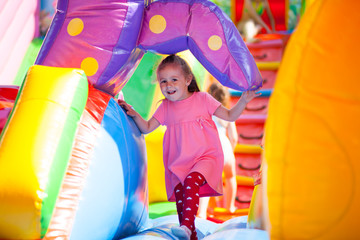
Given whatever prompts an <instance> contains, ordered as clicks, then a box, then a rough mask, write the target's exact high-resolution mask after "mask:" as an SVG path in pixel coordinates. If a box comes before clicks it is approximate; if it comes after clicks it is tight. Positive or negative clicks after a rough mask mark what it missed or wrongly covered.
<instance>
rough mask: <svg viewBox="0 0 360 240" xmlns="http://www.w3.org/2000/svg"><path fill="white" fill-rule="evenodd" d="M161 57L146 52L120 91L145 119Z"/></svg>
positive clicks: (152, 96) (149, 107) (153, 92)
mask: <svg viewBox="0 0 360 240" xmlns="http://www.w3.org/2000/svg"><path fill="white" fill-rule="evenodd" d="M161 59H162V57H161V56H160V55H157V54H154V53H151V52H147V53H145V55H144V56H143V58H142V60H141V62H140V64H139V66H138V67H137V68H136V70H135V72H134V74H133V75H132V77H131V78H130V80H129V81H128V83H127V84H126V85H125V86H124V88H123V89H122V92H123V94H124V99H125V100H126V102H127V103H129V104H130V105H132V106H133V107H134V108H135V109H136V111H138V113H139V114H140V115H141V116H142V117H143V118H145V119H147V118H148V117H149V113H150V109H151V105H152V102H153V98H154V94H155V88H156V84H157V82H156V68H157V66H158V64H159V63H160V61H161Z"/></svg>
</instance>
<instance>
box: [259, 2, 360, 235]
mask: <svg viewBox="0 0 360 240" xmlns="http://www.w3.org/2000/svg"><path fill="white" fill-rule="evenodd" d="M350 2H351V3H350ZM359 9H360V1H343V0H317V1H314V3H313V4H311V6H310V7H309V8H308V9H307V10H306V12H305V15H304V16H303V19H302V20H301V22H300V24H299V26H298V29H296V30H295V33H294V34H293V36H292V38H291V40H290V42H289V45H288V47H287V49H286V53H285V56H284V58H283V61H282V64H281V66H280V70H279V73H278V78H277V80H276V84H275V88H274V92H273V95H272V97H271V99H270V103H269V113H268V120H267V122H266V132H265V162H264V166H263V185H264V193H265V194H264V197H265V199H264V202H265V203H266V204H265V205H267V206H266V207H267V209H265V211H264V213H265V217H266V218H267V219H266V226H267V230H268V231H269V233H270V238H271V239H272V240H274V239H317V240H325V239H360V231H359V221H358V219H359V216H360V204H359V203H360V187H359V186H360V151H359V150H360V124H359V119H360V78H359V74H358V72H357V70H358V67H359V56H360V47H359V39H360V32H359V25H360V15H359Z"/></svg>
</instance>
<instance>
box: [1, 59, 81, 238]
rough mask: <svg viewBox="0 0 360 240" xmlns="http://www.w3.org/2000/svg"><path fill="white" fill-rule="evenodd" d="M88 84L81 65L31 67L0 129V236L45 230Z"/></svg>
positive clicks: (29, 234) (34, 235)
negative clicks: (12, 107) (73, 66)
mask: <svg viewBox="0 0 360 240" xmlns="http://www.w3.org/2000/svg"><path fill="white" fill-rule="evenodd" d="M87 88H88V82H87V78H86V76H85V74H84V72H83V71H82V70H80V69H70V68H67V69H65V68H54V67H45V66H33V67H31V68H30V70H29V72H28V75H27V79H26V81H25V83H24V86H23V87H22V89H20V91H19V95H18V99H17V102H16V105H15V107H14V109H13V112H12V113H11V116H10V120H8V123H7V126H6V127H5V128H4V131H3V133H2V135H1V137H2V138H1V141H0V176H1V178H0V213H1V214H0V239H40V238H41V232H43V231H46V228H47V224H48V219H49V218H50V217H51V213H52V210H53V205H54V204H55V200H56V197H57V192H58V190H59V188H60V185H59V184H61V181H60V180H59V181H53V180H54V179H55V180H58V179H61V178H62V177H63V175H64V173H65V169H66V166H67V160H66V159H68V158H69V156H70V151H71V147H72V139H73V136H74V134H75V131H76V128H77V123H78V121H79V119H80V116H81V114H82V111H83V109H84V107H85V104H86V99H87ZM79 92H80V93H81V94H79ZM64 159H65V160H64Z"/></svg>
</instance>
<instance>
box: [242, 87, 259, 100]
mask: <svg viewBox="0 0 360 240" xmlns="http://www.w3.org/2000/svg"><path fill="white" fill-rule="evenodd" d="M260 95H261V93H257V92H255V91H253V90H249V91H246V92H243V93H242V95H241V97H240V99H243V100H244V101H245V103H249V102H250V101H251V100H252V99H253V98H255V97H258V96H260Z"/></svg>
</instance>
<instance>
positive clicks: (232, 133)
mask: <svg viewBox="0 0 360 240" xmlns="http://www.w3.org/2000/svg"><path fill="white" fill-rule="evenodd" d="M226 130H227V135H228V137H229V140H230V143H231V146H232V148H233V150H234V149H235V146H236V144H237V142H238V134H237V130H236V125H235V122H229V124H228V126H227V128H226Z"/></svg>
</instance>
